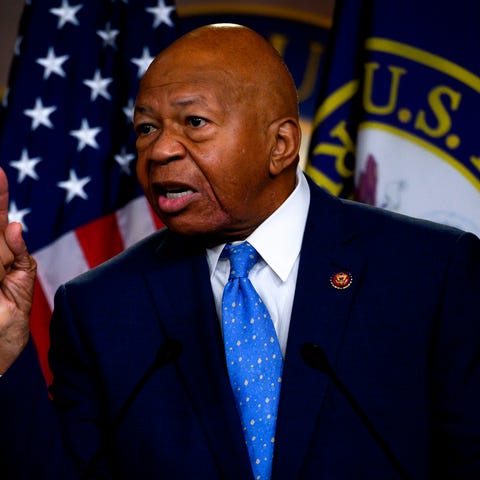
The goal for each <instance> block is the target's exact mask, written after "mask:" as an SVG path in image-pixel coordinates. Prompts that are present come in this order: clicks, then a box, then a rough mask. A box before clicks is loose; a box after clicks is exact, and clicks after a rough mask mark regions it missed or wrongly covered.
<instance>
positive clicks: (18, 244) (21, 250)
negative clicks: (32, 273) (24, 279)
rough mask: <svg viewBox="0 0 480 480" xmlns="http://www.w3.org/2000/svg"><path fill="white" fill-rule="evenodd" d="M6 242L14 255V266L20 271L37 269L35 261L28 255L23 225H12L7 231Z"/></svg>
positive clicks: (15, 223) (16, 223) (14, 223)
mask: <svg viewBox="0 0 480 480" xmlns="http://www.w3.org/2000/svg"><path fill="white" fill-rule="evenodd" d="M5 241H6V242H7V245H8V247H9V248H10V250H11V251H12V253H13V255H14V262H13V266H14V268H16V269H19V270H31V269H32V268H33V269H34V268H35V261H34V260H33V258H32V257H31V256H30V254H29V253H28V249H27V245H26V244H25V241H24V239H23V236H22V225H21V224H20V223H18V222H12V223H10V224H9V225H8V226H7V228H6V229H5Z"/></svg>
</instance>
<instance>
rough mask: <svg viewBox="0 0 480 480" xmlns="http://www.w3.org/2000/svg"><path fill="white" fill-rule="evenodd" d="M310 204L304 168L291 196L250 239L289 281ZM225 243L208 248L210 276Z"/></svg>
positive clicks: (299, 170)
mask: <svg viewBox="0 0 480 480" xmlns="http://www.w3.org/2000/svg"><path fill="white" fill-rule="evenodd" d="M309 204H310V189H309V188H308V183H307V180H306V178H305V175H304V174H303V172H302V170H301V169H300V167H299V168H298V169H297V185H296V186H295V189H294V191H293V192H292V193H291V194H290V196H289V197H288V198H287V199H286V200H285V202H283V203H282V205H281V206H280V207H279V208H278V209H277V210H275V212H273V213H272V215H270V216H269V217H268V218H267V219H266V220H265V221H264V222H263V223H262V224H260V225H259V226H258V227H257V228H256V229H255V231H254V232H253V233H252V234H251V235H250V236H249V237H248V238H246V241H248V242H249V243H250V244H251V245H252V246H253V247H254V248H255V250H257V252H258V253H259V255H260V256H261V257H262V258H263V260H264V261H265V262H266V263H267V264H268V265H269V267H270V268H271V269H272V270H273V271H274V272H275V273H276V274H277V275H278V276H279V277H280V279H281V280H282V281H286V279H287V278H288V275H289V274H290V271H291V270H292V268H293V265H294V264H295V261H296V259H297V257H298V255H299V254H300V249H301V246H302V240H303V232H304V230H305V224H306V221H307V213H308V207H309ZM224 246H225V244H224V243H223V244H221V245H216V246H215V247H213V248H209V249H207V261H208V266H209V268H210V275H213V273H214V271H215V269H216V267H217V263H218V259H219V258H220V254H221V253H222V250H223V247H224Z"/></svg>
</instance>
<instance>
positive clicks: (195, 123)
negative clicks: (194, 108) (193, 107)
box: [187, 116, 207, 128]
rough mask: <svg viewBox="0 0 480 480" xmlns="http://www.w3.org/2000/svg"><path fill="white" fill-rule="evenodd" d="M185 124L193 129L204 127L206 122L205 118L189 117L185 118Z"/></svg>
mask: <svg viewBox="0 0 480 480" xmlns="http://www.w3.org/2000/svg"><path fill="white" fill-rule="evenodd" d="M187 123H188V124H189V125H190V126H191V127H193V128H200V127H203V126H204V125H206V123H207V120H205V118H202V117H195V116H190V117H187Z"/></svg>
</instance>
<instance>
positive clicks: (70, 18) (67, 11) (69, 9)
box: [49, 0, 83, 28]
mask: <svg viewBox="0 0 480 480" xmlns="http://www.w3.org/2000/svg"><path fill="white" fill-rule="evenodd" d="M82 7H83V5H74V6H71V5H69V3H68V0H62V6H61V7H59V8H50V9H49V12H50V13H52V14H53V15H56V16H57V17H58V24H57V28H63V26H64V25H65V24H67V23H72V24H73V25H79V22H78V19H77V12H78V11H79V10H80V9H81V8H82Z"/></svg>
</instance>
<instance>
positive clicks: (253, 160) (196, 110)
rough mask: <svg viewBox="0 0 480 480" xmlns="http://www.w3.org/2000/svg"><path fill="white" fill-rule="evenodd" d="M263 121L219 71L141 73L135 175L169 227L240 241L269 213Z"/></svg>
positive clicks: (177, 68)
mask: <svg viewBox="0 0 480 480" xmlns="http://www.w3.org/2000/svg"><path fill="white" fill-rule="evenodd" d="M155 69H156V70H158V71H156V70H155ZM265 118H266V117H264V116H263V115H262V113H261V108H257V104H255V105H252V102H250V101H244V102H242V94H241V88H240V86H238V82H236V81H235V78H234V77H232V76H230V75H229V74H227V73H225V72H222V70H221V68H219V69H210V70H209V69H208V68H204V69H202V68H200V69H199V68H191V67H184V66H183V64H180V62H178V61H177V62H173V61H170V62H169V63H167V67H165V66H162V65H161V66H160V67H158V66H156V67H154V69H153V73H152V72H150V73H147V77H146V78H145V79H144V81H143V82H142V84H141V88H140V92H139V95H138V98H137V102H136V112H135V118H134V125H135V131H136V133H137V135H138V137H137V150H138V162H137V175H138V178H139V181H140V183H141V185H142V188H143V190H144V191H145V194H146V196H147V198H148V200H149V202H150V203H151V205H152V207H153V209H154V211H155V212H156V213H157V214H158V216H159V217H160V218H161V219H162V221H163V222H164V223H165V224H166V225H167V226H168V227H169V228H170V229H172V230H173V231H176V232H178V233H181V234H186V235H198V234H206V235H208V236H210V237H212V238H213V239H214V240H215V241H217V240H218V241H219V242H220V241H224V240H227V239H228V238H245V237H246V236H248V235H249V234H250V233H251V232H252V231H253V230H254V229H255V228H256V227H257V226H258V225H259V224H260V223H261V222H262V221H263V220H264V219H265V218H266V216H268V215H269V214H270V213H271V211H273V210H274V209H275V208H276V206H277V205H275V206H273V207H272V205H273V204H274V203H275V202H276V201H278V199H275V198H274V197H275V195H274V194H272V192H271V191H270V187H269V185H270V178H269V156H270V151H271V149H272V148H273V146H272V135H271V132H269V126H268V125H267V123H268V122H266V121H265ZM273 137H274V135H273Z"/></svg>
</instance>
